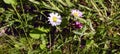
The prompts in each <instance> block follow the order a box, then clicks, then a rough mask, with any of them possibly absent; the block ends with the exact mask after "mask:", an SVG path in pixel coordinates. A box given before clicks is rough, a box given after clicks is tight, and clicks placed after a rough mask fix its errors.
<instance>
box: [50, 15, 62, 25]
mask: <svg viewBox="0 0 120 54" xmlns="http://www.w3.org/2000/svg"><path fill="white" fill-rule="evenodd" d="M48 21H49V22H50V24H51V25H52V26H57V25H60V24H61V22H62V20H61V16H60V15H58V13H50V14H49V17H48Z"/></svg>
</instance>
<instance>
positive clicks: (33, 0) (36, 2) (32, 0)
mask: <svg viewBox="0 0 120 54" xmlns="http://www.w3.org/2000/svg"><path fill="white" fill-rule="evenodd" d="M29 1H30V2H32V3H35V4H40V3H39V2H38V1H35V0H29Z"/></svg>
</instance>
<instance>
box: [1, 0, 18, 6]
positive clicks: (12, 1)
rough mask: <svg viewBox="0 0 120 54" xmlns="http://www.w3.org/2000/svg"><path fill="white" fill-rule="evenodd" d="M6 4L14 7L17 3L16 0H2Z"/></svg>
mask: <svg viewBox="0 0 120 54" xmlns="http://www.w3.org/2000/svg"><path fill="white" fill-rule="evenodd" d="M3 1H4V2H5V3H6V4H13V5H16V4H17V1H16V0H3Z"/></svg>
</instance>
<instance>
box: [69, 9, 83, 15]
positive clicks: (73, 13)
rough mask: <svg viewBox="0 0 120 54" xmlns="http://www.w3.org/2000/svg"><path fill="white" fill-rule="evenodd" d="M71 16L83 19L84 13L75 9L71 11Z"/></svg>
mask: <svg viewBox="0 0 120 54" xmlns="http://www.w3.org/2000/svg"><path fill="white" fill-rule="evenodd" d="M71 15H73V16H74V17H83V16H82V15H83V13H82V12H81V11H79V10H77V9H73V10H71Z"/></svg>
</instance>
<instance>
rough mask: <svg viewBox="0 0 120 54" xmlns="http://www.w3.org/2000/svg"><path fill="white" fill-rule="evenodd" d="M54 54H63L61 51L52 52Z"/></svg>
mask: <svg viewBox="0 0 120 54" xmlns="http://www.w3.org/2000/svg"><path fill="white" fill-rule="evenodd" d="M52 54H62V52H61V51H59V50H55V51H53V52H52Z"/></svg>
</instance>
